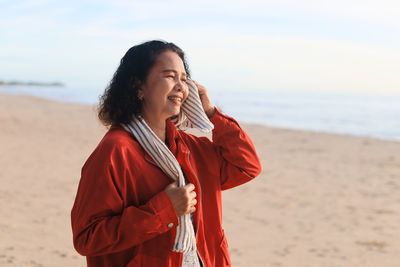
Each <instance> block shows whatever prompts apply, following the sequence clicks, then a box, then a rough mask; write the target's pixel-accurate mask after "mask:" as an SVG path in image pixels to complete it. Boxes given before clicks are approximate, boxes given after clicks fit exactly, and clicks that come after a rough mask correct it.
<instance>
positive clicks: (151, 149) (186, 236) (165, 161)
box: [122, 80, 214, 253]
mask: <svg viewBox="0 0 400 267" xmlns="http://www.w3.org/2000/svg"><path fill="white" fill-rule="evenodd" d="M188 85H189V95H188V97H187V98H186V100H185V102H183V104H182V107H181V112H180V114H179V115H178V116H177V117H176V118H174V119H173V120H172V121H173V122H174V123H175V125H176V126H177V127H178V128H179V129H185V128H197V129H199V130H201V131H203V132H210V131H211V130H212V129H213V128H214V125H213V124H212V123H211V121H210V120H209V119H208V117H207V115H206V114H205V112H204V109H203V106H202V104H201V100H200V97H199V93H198V89H197V87H196V85H195V84H194V83H193V82H192V81H191V80H188ZM122 126H123V127H124V129H125V130H127V131H128V132H130V133H131V134H133V136H134V137H135V138H136V140H137V141H138V142H139V144H140V145H141V146H142V147H143V148H144V150H145V151H146V152H147V153H148V154H149V155H150V156H151V157H152V158H153V160H154V161H155V162H156V163H157V165H158V166H159V167H160V168H161V170H162V171H163V172H164V173H165V174H166V175H168V176H169V177H171V178H172V179H174V180H175V181H178V186H179V187H183V186H185V184H186V182H185V177H184V175H183V172H182V169H181V167H180V165H179V163H178V161H177V160H176V158H175V156H174V155H173V154H172V152H171V151H170V150H169V149H168V147H167V146H166V145H165V143H164V142H163V141H161V140H160V138H158V136H157V135H156V134H155V133H154V132H153V131H152V130H151V128H150V127H149V126H148V125H147V123H146V122H145V120H144V119H143V118H142V117H141V116H135V117H134V118H133V119H132V121H131V122H130V123H129V124H124V125H122ZM195 250H196V237H195V233H194V228H193V224H192V221H191V215H190V214H185V215H182V216H180V218H179V225H178V226H177V229H176V237H175V243H174V247H173V251H175V252H184V253H185V252H189V251H195Z"/></svg>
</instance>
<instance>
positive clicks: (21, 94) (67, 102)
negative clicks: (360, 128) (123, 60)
mask: <svg viewBox="0 0 400 267" xmlns="http://www.w3.org/2000/svg"><path fill="white" fill-rule="evenodd" d="M1 95H8V96H16V97H27V98H33V99H37V100H42V101H49V102H55V103H60V104H70V105H81V106H87V107H91V108H92V109H93V108H95V107H96V104H90V103H85V102H77V101H73V100H60V99H54V98H50V97H43V96H35V95H31V94H26V93H9V92H0V97H1ZM222 111H223V110H222ZM228 115H229V114H228ZM239 122H240V123H241V124H242V123H243V124H246V125H254V126H259V127H266V128H270V129H277V130H283V131H294V132H303V133H313V134H324V135H334V136H343V137H356V138H367V139H371V140H377V141H388V142H397V143H400V138H383V137H376V136H370V135H361V134H360V135H358V134H351V133H338V132H328V131H322V130H310V129H302V128H291V127H280V126H274V125H268V124H263V123H256V122H245V121H239Z"/></svg>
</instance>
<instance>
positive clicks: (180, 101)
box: [168, 96, 183, 104]
mask: <svg viewBox="0 0 400 267" xmlns="http://www.w3.org/2000/svg"><path fill="white" fill-rule="evenodd" d="M168 100H171V101H172V102H175V103H179V104H181V103H182V100H183V98H182V97H180V96H169V97H168Z"/></svg>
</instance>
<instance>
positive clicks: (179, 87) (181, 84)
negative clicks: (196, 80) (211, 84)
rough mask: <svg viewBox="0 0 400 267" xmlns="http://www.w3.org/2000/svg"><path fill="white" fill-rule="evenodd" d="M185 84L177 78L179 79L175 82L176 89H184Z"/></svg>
mask: <svg viewBox="0 0 400 267" xmlns="http://www.w3.org/2000/svg"><path fill="white" fill-rule="evenodd" d="M185 86H187V85H186V83H185V82H183V81H181V80H179V81H178V82H177V83H176V86H175V88H176V90H178V91H183V90H184V89H185Z"/></svg>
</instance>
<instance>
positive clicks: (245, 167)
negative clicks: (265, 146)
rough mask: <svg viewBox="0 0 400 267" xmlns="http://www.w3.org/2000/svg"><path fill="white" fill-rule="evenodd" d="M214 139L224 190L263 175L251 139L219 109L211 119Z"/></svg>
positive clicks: (235, 122) (233, 120)
mask: <svg viewBox="0 0 400 267" xmlns="http://www.w3.org/2000/svg"><path fill="white" fill-rule="evenodd" d="M210 120H211V122H212V123H213V124H214V130H213V134H212V139H213V143H214V146H215V147H216V149H217V153H218V154H219V158H220V166H221V167H220V180H221V188H222V190H226V189H229V188H233V187H235V186H238V185H241V184H244V183H246V182H248V181H250V180H252V179H253V178H255V177H256V176H257V175H259V174H260V173H261V170H262V166H261V163H260V159H259V158H258V155H257V152H256V150H255V147H254V145H253V143H252V141H251V140H250V137H249V136H248V135H247V134H246V132H245V131H244V130H243V129H242V128H241V127H240V126H239V124H238V122H237V121H236V120H235V119H233V118H231V117H229V116H227V115H225V114H222V113H221V112H220V111H219V109H218V108H216V111H215V113H214V115H213V116H212V117H211V118H210Z"/></svg>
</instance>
